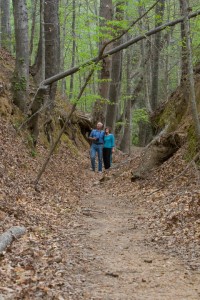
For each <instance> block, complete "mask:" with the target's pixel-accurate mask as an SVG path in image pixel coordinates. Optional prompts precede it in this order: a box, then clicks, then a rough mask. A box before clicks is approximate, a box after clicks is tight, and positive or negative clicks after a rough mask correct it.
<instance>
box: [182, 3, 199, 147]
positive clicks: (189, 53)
mask: <svg viewBox="0 0 200 300" xmlns="http://www.w3.org/2000/svg"><path fill="white" fill-rule="evenodd" d="M181 3H182V9H183V13H184V27H185V34H186V35H185V39H186V51H187V63H188V82H189V88H190V97H189V98H190V106H191V112H192V116H193V120H194V126H195V131H196V137H197V142H198V148H199V147H200V121H199V116H198V109H197V104H196V94H195V82H194V71H193V63H192V45H191V36H190V21H189V18H188V15H189V7H188V0H181Z"/></svg>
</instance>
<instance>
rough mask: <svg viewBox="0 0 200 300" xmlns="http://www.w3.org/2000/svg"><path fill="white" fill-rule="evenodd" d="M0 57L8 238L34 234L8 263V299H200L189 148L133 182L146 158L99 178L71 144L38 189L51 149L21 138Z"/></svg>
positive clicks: (197, 201)
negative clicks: (17, 230)
mask: <svg viewBox="0 0 200 300" xmlns="http://www.w3.org/2000/svg"><path fill="white" fill-rule="evenodd" d="M0 55H1V60H0V66H1V71H0V81H1V82H3V83H4V87H3V88H4V89H5V91H3V93H2V94H1V95H0V97H1V98H0V104H1V114H2V115H3V117H1V120H0V234H1V233H3V232H5V231H6V230H7V229H9V228H11V227H12V226H15V225H20V226H25V227H26V230H27V231H26V234H25V235H24V236H22V237H21V238H19V239H18V240H14V242H13V243H12V245H11V246H10V247H8V248H7V249H6V251H4V252H3V253H2V254H1V255H0V299H6V300H7V299H8V300H13V299H14V300H15V299H31V300H32V299H58V300H62V299H67V300H68V299H69V300H70V299H71V300H81V299H82V300H88V299H93V300H107V299H108V300H117V299H119V300H126V299H128V300H133V299H136V300H137V299H141V300H143V299H151V300H158V299H159V300H160V299H163V300H167V299H170V300H171V299H178V300H179V299H180V300H183V299H189V300H196V299H199V298H200V219H199V216H200V190H199V183H200V182H199V181H200V173H199V168H198V166H197V165H196V164H195V163H194V162H193V161H192V162H190V163H188V162H186V160H185V159H184V156H185V148H184V147H183V148H181V149H180V150H179V151H178V152H177V153H176V154H175V155H174V156H173V157H171V158H170V159H169V160H168V161H166V162H165V163H164V164H163V165H162V166H161V167H159V168H157V169H155V170H153V171H151V172H150V173H149V174H148V176H147V178H146V179H144V180H139V181H135V182H131V171H133V170H134V169H136V168H137V166H138V164H139V162H140V156H141V149H138V148H133V151H132V154H131V157H127V156H124V155H122V154H121V153H120V152H117V153H116V154H115V156H114V164H113V168H112V169H111V170H110V171H109V173H108V174H106V175H105V174H103V175H99V174H97V173H95V174H94V173H93V172H91V171H90V170H89V169H90V162H89V148H84V149H83V148H81V147H80V148H79V150H76V151H75V148H72V147H69V143H68V142H67V141H66V140H65V139H63V141H62V144H61V145H60V146H59V148H58V149H57V151H56V153H55V154H54V155H53V157H52V159H51V160H50V163H49V165H48V167H47V170H46V171H45V173H44V174H43V176H42V178H41V181H40V183H39V186H38V189H37V190H35V189H34V185H33V182H34V180H35V178H36V175H37V173H38V171H39V169H40V167H41V165H42V162H43V161H44V159H45V157H46V155H47V153H48V150H47V148H46V147H45V145H44V143H39V144H38V145H37V150H36V151H33V149H31V148H30V142H31V141H30V136H29V134H28V133H22V134H20V135H18V134H16V130H15V129H14V127H13V124H14V125H15V126H18V124H17V121H18V120H15V119H14V116H13V115H12V106H11V104H10V102H9V93H10V75H11V74H12V67H11V65H13V64H14V61H12V58H11V57H10V56H9V55H8V54H7V53H4V52H0ZM0 92H1V91H0ZM5 115H6V116H7V117H5ZM11 119H12V122H11V121H10V120H11Z"/></svg>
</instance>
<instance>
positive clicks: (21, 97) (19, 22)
mask: <svg viewBox="0 0 200 300" xmlns="http://www.w3.org/2000/svg"><path fill="white" fill-rule="evenodd" d="M13 14H14V24H15V44H16V61H15V71H14V76H13V82H12V89H13V99H14V103H15V104H16V105H17V106H18V107H19V108H20V110H21V111H23V112H25V110H26V104H27V99H28V86H29V41H28V14H27V7H26V0H13Z"/></svg>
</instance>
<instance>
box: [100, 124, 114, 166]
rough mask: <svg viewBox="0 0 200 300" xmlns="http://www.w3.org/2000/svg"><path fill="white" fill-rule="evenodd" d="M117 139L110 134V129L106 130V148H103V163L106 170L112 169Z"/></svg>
mask: <svg viewBox="0 0 200 300" xmlns="http://www.w3.org/2000/svg"><path fill="white" fill-rule="evenodd" d="M114 147H115V137H114V135H113V134H112V133H110V128H109V127H106V128H105V135H104V146H103V162H104V167H105V169H106V170H107V169H109V168H110V167H111V160H112V153H113V152H114V151H115V148H114Z"/></svg>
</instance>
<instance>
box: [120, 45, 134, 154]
mask: <svg viewBox="0 0 200 300" xmlns="http://www.w3.org/2000/svg"><path fill="white" fill-rule="evenodd" d="M130 66H131V53H130V49H128V50H127V65H126V96H127V100H126V104H125V118H124V119H125V120H124V121H125V125H124V133H123V137H122V140H121V143H120V149H121V150H122V151H123V152H125V153H128V154H130V152H131V119H132V118H131V116H132V105H131V99H130V96H131V76H130Z"/></svg>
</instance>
